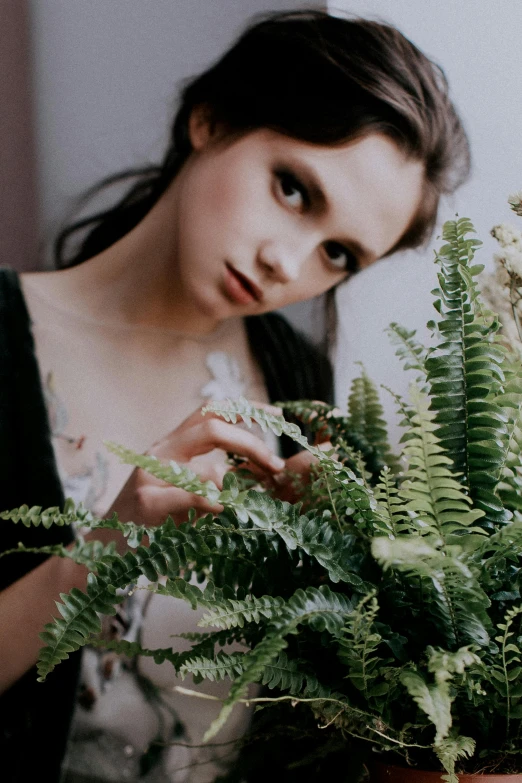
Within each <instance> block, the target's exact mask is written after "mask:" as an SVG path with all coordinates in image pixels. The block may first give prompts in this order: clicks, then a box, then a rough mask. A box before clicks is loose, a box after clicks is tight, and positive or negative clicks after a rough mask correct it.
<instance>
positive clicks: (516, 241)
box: [491, 223, 522, 250]
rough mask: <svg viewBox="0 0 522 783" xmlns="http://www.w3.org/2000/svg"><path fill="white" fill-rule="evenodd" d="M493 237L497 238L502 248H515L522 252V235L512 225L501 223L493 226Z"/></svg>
mask: <svg viewBox="0 0 522 783" xmlns="http://www.w3.org/2000/svg"><path fill="white" fill-rule="evenodd" d="M491 236H493V237H495V239H496V240H497V242H498V243H499V244H500V246H501V247H510V246H514V247H517V248H520V249H521V250H522V233H521V232H520V231H518V230H517V229H516V228H515V226H513V225H512V224H511V223H500V224H499V225H498V226H493V228H492V229H491Z"/></svg>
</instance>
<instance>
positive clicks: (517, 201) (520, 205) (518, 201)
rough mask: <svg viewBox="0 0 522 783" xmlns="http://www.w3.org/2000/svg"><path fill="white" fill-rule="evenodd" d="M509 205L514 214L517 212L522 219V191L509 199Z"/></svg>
mask: <svg viewBox="0 0 522 783" xmlns="http://www.w3.org/2000/svg"><path fill="white" fill-rule="evenodd" d="M508 204H509V205H510V207H511V209H512V210H513V212H516V214H517V215H520V217H522V190H519V191H517V192H516V193H513V194H512V195H511V196H510V197H509V198H508Z"/></svg>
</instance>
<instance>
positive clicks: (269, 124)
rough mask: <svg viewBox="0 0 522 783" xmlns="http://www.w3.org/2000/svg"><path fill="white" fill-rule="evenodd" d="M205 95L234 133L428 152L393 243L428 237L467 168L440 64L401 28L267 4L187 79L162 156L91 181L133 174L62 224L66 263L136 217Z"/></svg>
mask: <svg viewBox="0 0 522 783" xmlns="http://www.w3.org/2000/svg"><path fill="white" fill-rule="evenodd" d="M202 105H204V106H205V107H206V108H207V110H208V111H209V116H210V117H211V119H212V121H213V122H214V123H216V124H218V125H220V126H221V127H223V128H224V129H225V130H226V131H227V132H229V133H230V134H244V133H248V132H249V131H253V130H256V129H258V128H262V127H266V128H270V129H272V130H275V131H278V132H280V133H283V134H285V135H287V136H290V137H292V138H295V139H299V140H301V141H306V142H311V143H316V144H323V145H335V144H342V143H345V142H347V141H349V140H353V139H356V138H358V137H362V136H365V135H367V134H369V133H373V132H379V133H384V134H386V135H387V136H388V137H390V138H392V139H393V140H395V141H396V142H397V144H398V145H399V146H400V147H401V149H403V150H404V152H405V154H406V155H407V156H409V157H411V158H413V159H416V160H420V161H422V162H423V164H424V167H425V183H424V193H423V198H422V199H421V204H420V207H419V210H418V212H417V214H416V215H415V217H414V219H413V221H412V223H411V225H410V226H409V228H408V229H407V231H406V233H405V234H404V236H403V237H402V238H401V239H400V241H399V242H398V243H397V245H396V246H395V247H394V248H393V249H392V251H390V252H393V251H395V250H397V249H399V248H405V247H415V246H417V245H420V244H422V243H423V242H424V241H425V240H427V239H428V238H429V237H430V236H431V233H432V230H433V226H434V224H435V221H436V217H437V209H438V203H439V199H440V196H441V194H445V193H451V192H453V191H454V190H455V188H456V187H457V186H458V185H459V184H461V183H462V182H463V181H464V180H465V178H466V177H467V175H468V172H469V165H470V156H469V146H468V142H467V138H466V134H465V132H464V129H463V127H462V123H461V122H460V120H459V117H458V115H457V112H456V110H455V108H454V106H453V104H452V102H451V101H450V98H449V95H448V86H447V82H446V79H445V76H444V74H443V72H442V70H441V69H440V68H439V67H438V66H437V65H435V64H434V63H433V62H431V60H429V59H428V58H427V57H426V56H425V55H424V54H422V52H420V51H419V49H417V47H416V46H414V45H413V44H412V43H411V42H410V41H409V40H408V39H407V38H405V37H404V35H402V33H400V32H399V31H398V30H397V29H395V28H394V27H393V26H391V25H388V24H382V23H380V22H375V21H369V20H365V19H359V18H342V17H341V18H339V17H333V16H330V15H328V14H327V13H326V12H323V11H297V12H282V13H275V14H270V15H267V16H263V17H262V18H261V19H260V20H258V21H256V22H255V23H253V24H251V25H250V26H249V27H248V28H247V29H246V30H245V32H244V33H243V34H242V35H241V37H240V38H239V39H238V40H237V41H236V43H235V44H234V45H233V46H232V47H231V48H230V49H229V50H228V51H227V52H226V53H225V54H224V55H223V57H222V58H221V59H220V60H218V61H217V62H216V63H215V64H214V65H213V66H212V67H210V68H209V69H208V70H207V71H205V72H204V73H202V74H201V75H200V76H198V77H196V78H195V79H193V80H192V81H190V82H189V83H188V84H187V85H186V86H185V88H184V89H183V91H182V94H181V101H180V105H179V109H178V111H177V114H176V116H175V119H174V123H173V126H172V131H171V139H170V144H169V147H168V149H167V151H166V154H165V157H164V159H163V162H162V163H161V164H159V165H157V166H148V167H146V168H143V169H139V170H132V171H126V172H123V173H121V174H117V175H115V176H113V177H109V178H108V179H106V180H104V181H103V182H102V183H100V184H99V185H97V186H96V187H95V188H93V189H92V190H91V191H90V193H89V196H90V195H93V194H95V193H97V192H99V191H100V190H101V189H103V188H105V187H106V186H108V185H111V184H114V183H116V182H124V181H126V180H128V181H129V182H132V180H134V182H133V184H132V185H131V186H130V189H129V190H128V192H127V193H126V195H124V196H123V198H121V199H120V200H119V201H118V203H116V204H115V205H114V206H113V207H111V208H110V209H106V210H104V211H102V212H100V213H98V214H95V215H91V216H89V217H87V218H84V219H82V220H78V221H77V222H75V223H74V224H72V225H71V226H69V227H67V228H66V229H64V230H63V231H62V232H61V234H60V235H59V237H58V239H57V241H56V245H55V259H56V265H57V266H58V267H65V266H72V265H75V264H78V263H81V262H82V261H85V260H86V259H88V258H91V257H92V256H94V255H96V254H97V253H100V252H101V251H102V250H104V249H105V248H107V247H109V246H110V245H112V244H113V243H114V242H116V241H117V240H118V239H120V238H121V237H122V236H124V235H125V234H126V233H127V232H128V231H130V230H131V229H132V228H134V226H136V225H137V223H139V221H140V220H141V219H142V218H143V217H144V216H145V215H146V214H147V212H148V211H149V210H150V209H151V207H152V206H153V205H154V204H155V203H156V202H157V201H158V199H159V198H160V196H161V195H162V194H163V193H164V192H165V190H166V188H167V187H168V185H169V184H170V182H171V181H172V180H173V178H174V177H175V176H176V174H177V173H178V171H179V170H180V168H181V167H182V166H183V164H184V162H185V161H186V160H187V158H188V156H189V155H190V153H191V151H192V147H191V143H190V138H189V132H188V122H189V117H190V115H191V112H192V110H193V109H194V107H195V106H202ZM72 238H75V239H76V241H75V242H72V243H71V242H70V240H71V239H72Z"/></svg>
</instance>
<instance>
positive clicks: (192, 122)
mask: <svg viewBox="0 0 522 783" xmlns="http://www.w3.org/2000/svg"><path fill="white" fill-rule="evenodd" d="M188 131H189V138H190V143H191V144H192V149H193V150H196V152H198V151H199V150H202V149H204V147H206V146H207V144H208V143H209V142H210V141H211V140H212V139H213V138H214V137H215V136H216V135H217V134H216V128H215V123H214V121H213V118H212V111H211V109H210V106H208V105H206V104H204V103H203V104H200V105H199V106H194V108H193V109H192V111H191V113H190V117H189V122H188Z"/></svg>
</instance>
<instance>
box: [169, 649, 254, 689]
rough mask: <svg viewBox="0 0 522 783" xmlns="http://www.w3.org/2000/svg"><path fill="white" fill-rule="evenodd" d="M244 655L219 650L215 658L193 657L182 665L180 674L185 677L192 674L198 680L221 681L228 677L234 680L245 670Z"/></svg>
mask: <svg viewBox="0 0 522 783" xmlns="http://www.w3.org/2000/svg"><path fill="white" fill-rule="evenodd" d="M244 657H245V653H242V652H234V653H228V654H227V653H224V652H218V653H217V655H216V656H215V657H214V658H201V657H200V658H196V657H195V658H191V659H190V660H188V661H186V662H185V663H184V664H183V665H182V666H181V667H180V669H179V674H180V676H181V677H182V678H183V679H185V677H186V676H187V675H189V674H192V675H193V676H194V677H195V678H196V681H200V680H210V681H211V682H220V681H221V680H224V679H226V678H227V677H228V678H229V679H231V680H233V679H235V678H236V677H237V676H239V675H241V674H242V672H243V659H244Z"/></svg>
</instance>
